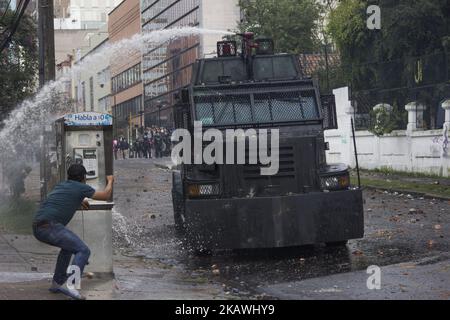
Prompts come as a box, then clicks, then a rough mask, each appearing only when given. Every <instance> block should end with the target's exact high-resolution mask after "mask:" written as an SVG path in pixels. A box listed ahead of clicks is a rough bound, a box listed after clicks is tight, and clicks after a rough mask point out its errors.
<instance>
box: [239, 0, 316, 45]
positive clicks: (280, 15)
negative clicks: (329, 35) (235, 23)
mask: <svg viewBox="0 0 450 320" xmlns="http://www.w3.org/2000/svg"><path fill="white" fill-rule="evenodd" d="M239 5H240V6H241V9H242V11H243V13H244V19H243V21H242V22H241V23H240V25H239V30H240V31H242V32H244V31H249V32H254V33H255V34H256V36H261V37H270V38H272V39H274V40H275V43H276V45H275V46H276V49H277V51H279V52H284V53H303V52H312V51H315V50H316V49H317V47H318V39H317V21H318V18H319V14H320V6H319V5H318V4H317V3H316V1H314V0H276V1H275V0H257V1H252V0H240V1H239Z"/></svg>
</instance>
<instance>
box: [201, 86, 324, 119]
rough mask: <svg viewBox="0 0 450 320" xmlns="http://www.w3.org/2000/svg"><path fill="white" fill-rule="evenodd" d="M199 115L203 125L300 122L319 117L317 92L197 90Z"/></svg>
mask: <svg viewBox="0 0 450 320" xmlns="http://www.w3.org/2000/svg"><path fill="white" fill-rule="evenodd" d="M194 101H195V109H196V119H197V120H198V121H201V122H202V123H203V125H205V126H208V125H236V124H250V123H273V122H296V121H307V120H318V119H319V117H320V115H319V112H318V107H317V101H316V96H315V92H314V91H313V90H310V91H287V92H286V91H284V92H263V91H262V92H261V93H242V94H231V93H230V94H224V93H221V92H218V91H211V92H210V93H209V94H208V92H204V91H202V92H201V93H198V92H197V93H194Z"/></svg>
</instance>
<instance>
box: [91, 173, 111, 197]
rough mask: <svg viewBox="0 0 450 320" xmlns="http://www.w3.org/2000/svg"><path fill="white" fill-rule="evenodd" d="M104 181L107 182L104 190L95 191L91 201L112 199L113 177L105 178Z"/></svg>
mask: <svg viewBox="0 0 450 320" xmlns="http://www.w3.org/2000/svg"><path fill="white" fill-rule="evenodd" d="M106 180H107V181H108V183H107V185H106V188H105V190H103V191H96V192H95V193H94V195H93V196H92V199H93V200H98V201H109V200H111V197H112V190H113V184H114V176H107V177H106Z"/></svg>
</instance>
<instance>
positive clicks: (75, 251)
mask: <svg viewBox="0 0 450 320" xmlns="http://www.w3.org/2000/svg"><path fill="white" fill-rule="evenodd" d="M33 233H34V236H35V237H36V239H38V240H39V241H41V242H44V243H46V244H49V245H51V246H54V247H58V248H61V251H60V253H59V255H58V260H57V262H56V268H55V274H54V276H53V280H54V281H55V282H56V283H57V284H59V285H63V284H64V283H65V282H66V281H67V279H68V275H67V268H68V267H69V265H70V259H71V258H72V255H74V258H73V261H72V265H76V266H78V267H79V268H80V272H81V275H82V274H83V270H84V267H85V266H86V264H87V263H88V260H89V256H90V255H91V251H90V250H89V248H88V247H87V245H86V244H85V243H84V242H83V241H82V240H81V239H80V238H79V237H78V236H77V235H76V234H75V233H73V232H72V231H70V230H69V229H67V228H66V227H64V226H63V225H62V224H60V223H56V222H49V223H48V224H45V225H41V226H36V225H33Z"/></svg>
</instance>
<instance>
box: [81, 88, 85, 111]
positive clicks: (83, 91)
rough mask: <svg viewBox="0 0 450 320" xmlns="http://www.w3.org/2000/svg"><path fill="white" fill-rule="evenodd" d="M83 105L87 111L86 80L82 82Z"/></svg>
mask: <svg viewBox="0 0 450 320" xmlns="http://www.w3.org/2000/svg"><path fill="white" fill-rule="evenodd" d="M81 106H82V107H83V111H86V83H85V82H84V81H83V82H82V83H81Z"/></svg>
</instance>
